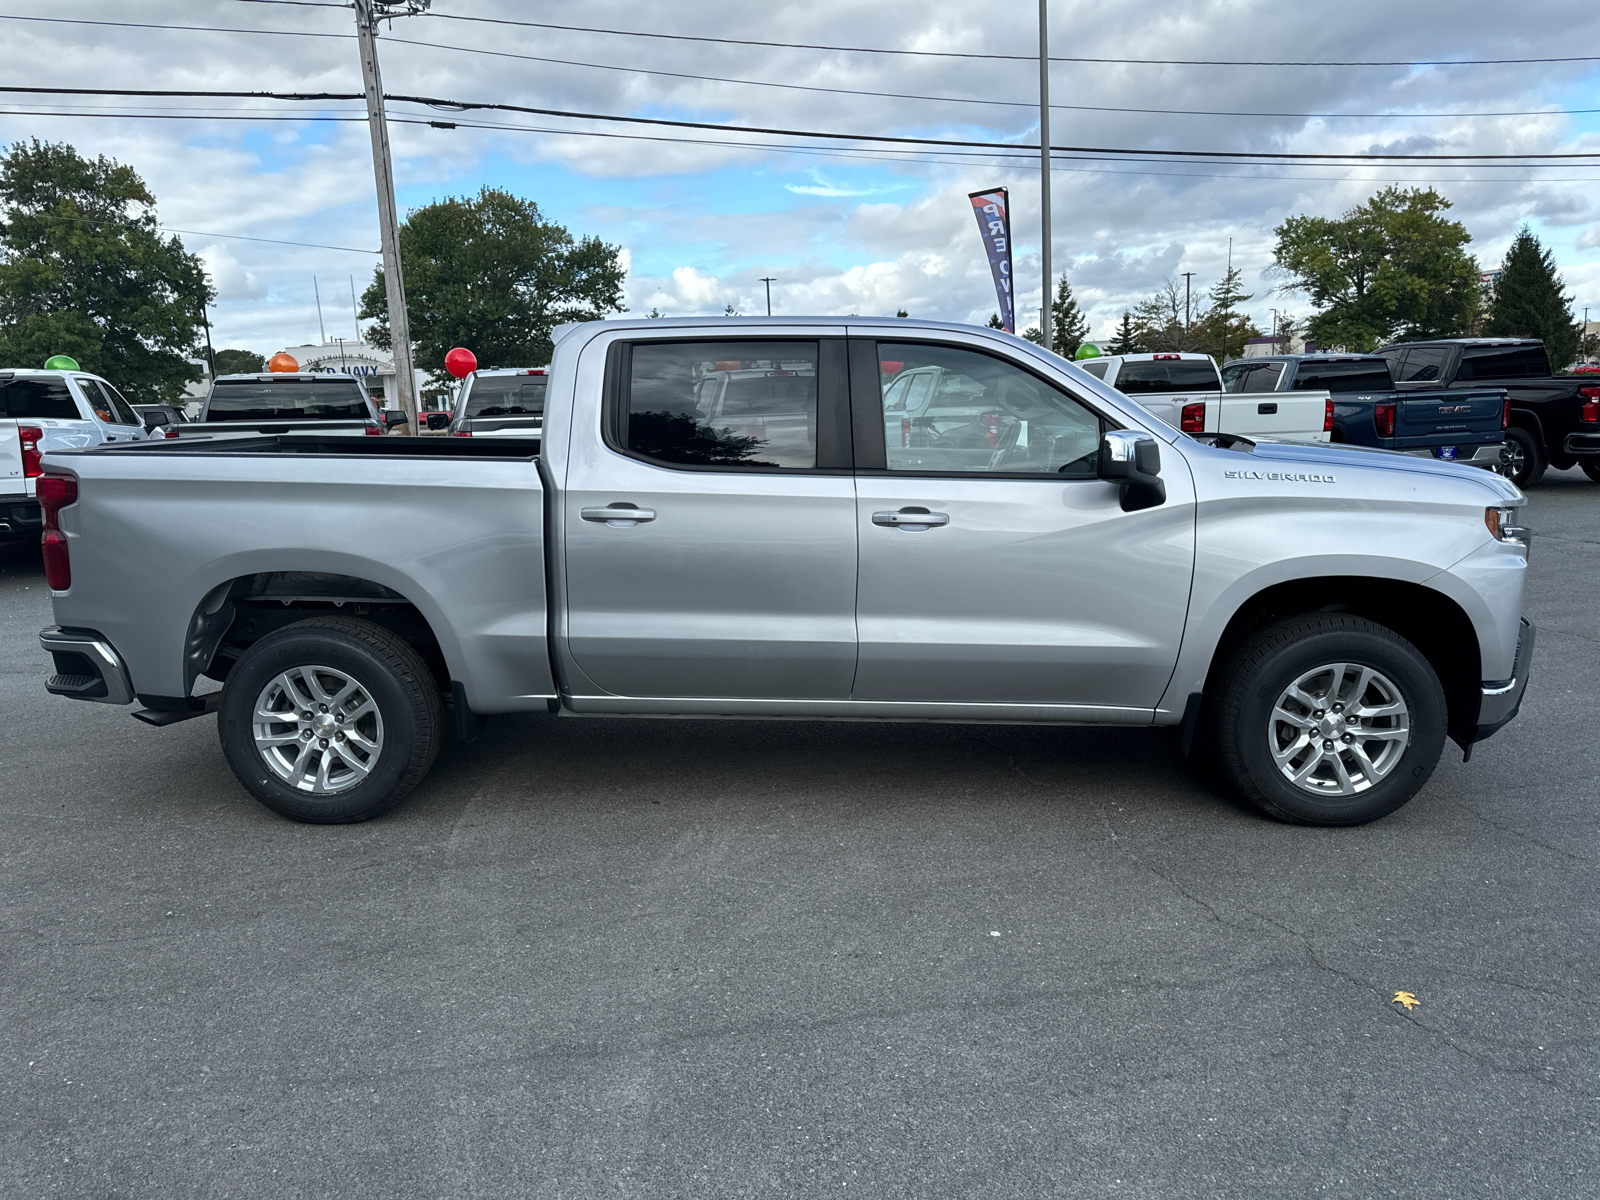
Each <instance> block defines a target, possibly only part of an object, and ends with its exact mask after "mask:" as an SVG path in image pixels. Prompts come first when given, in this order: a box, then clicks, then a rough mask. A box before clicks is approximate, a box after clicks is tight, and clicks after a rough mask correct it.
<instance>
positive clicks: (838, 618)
mask: <svg viewBox="0 0 1600 1200" xmlns="http://www.w3.org/2000/svg"><path fill="white" fill-rule="evenodd" d="M731 363H738V364H740V365H739V366H738V367H737V368H734V367H731V366H727V365H724V364H731ZM751 363H782V364H785V365H783V366H781V367H750V366H746V365H745V364H751ZM791 364H803V368H802V367H796V366H793V365H791ZM891 364H894V365H896V369H890V368H891ZM929 366H936V367H938V368H940V370H941V371H942V372H943V373H944V374H943V376H942V378H945V379H950V378H955V377H960V378H962V379H965V380H968V381H970V385H971V387H973V388H975V389H979V390H980V391H981V395H980V394H978V393H976V392H975V393H973V399H974V404H973V405H972V407H975V408H976V407H979V406H980V405H981V407H982V411H983V412H985V413H987V412H994V413H998V414H999V418H998V420H999V422H1000V424H1001V425H1002V428H1003V429H1004V431H1005V433H1006V437H1005V438H1004V439H1003V440H1002V441H997V442H995V443H994V444H990V443H988V441H987V440H986V439H985V440H982V441H979V442H978V443H977V444H973V443H971V442H969V441H968V440H966V439H964V438H963V439H954V440H951V441H949V442H948V443H947V444H945V445H941V446H928V447H923V446H915V447H907V446H901V445H898V444H896V443H895V442H894V441H893V440H892V439H889V438H887V437H885V431H886V429H888V428H891V427H892V423H893V422H892V420H890V419H889V418H888V417H887V414H886V411H885V405H886V403H887V402H888V397H889V393H890V392H891V391H892V390H893V389H894V387H895V382H894V381H895V380H897V379H898V378H900V377H901V376H902V375H913V373H915V372H918V371H920V370H922V369H923V368H925V367H929ZM745 370H784V371H791V370H792V371H794V372H795V373H794V374H792V375H783V376H770V377H767V376H763V378H773V379H785V380H788V381H790V382H789V383H786V384H785V385H784V386H783V387H782V388H781V389H780V388H774V389H773V394H771V395H770V396H767V397H765V398H763V407H764V409H765V411H764V412H763V413H762V414H761V418H762V419H761V422H753V421H752V422H745V423H742V424H740V425H738V426H735V425H733V424H732V423H731V418H730V420H729V422H728V423H724V424H719V423H718V421H719V420H721V417H719V416H715V415H708V414H707V412H706V409H705V405H706V395H705V393H706V390H707V389H706V388H705V387H704V386H703V385H704V383H705V381H706V380H707V379H708V378H713V377H715V376H716V375H717V373H718V372H731V371H745ZM913 377H914V375H913ZM547 378H548V379H549V381H550V383H551V386H550V389H549V393H548V395H549V404H548V406H547V410H546V412H545V414H544V416H545V426H544V429H543V431H542V436H541V438H540V439H539V440H538V441H535V440H532V439H523V440H520V441H519V440H515V439H509V438H508V439H503V440H498V441H495V442H493V443H490V444H486V443H484V442H481V441H477V440H467V439H457V438H385V439H382V440H373V441H367V440H363V439H350V438H335V437H324V436H320V435H316V434H306V433H294V434H284V435H275V436H262V437H257V438H253V439H249V440H240V441H229V440H223V439H218V440H214V441H194V440H190V439H184V438H180V439H177V440H172V441H166V440H163V441H157V442H153V443H150V444H148V445H141V446H130V447H127V448H126V449H124V448H123V447H121V446H110V447H103V448H101V449H98V450H94V451H60V452H52V453H50V454H48V455H46V457H45V468H46V471H47V475H46V476H45V478H44V480H43V482H42V483H41V485H40V497H41V499H43V500H44V502H45V509H46V513H47V520H48V524H49V528H50V530H51V531H53V532H54V534H55V536H56V537H57V538H58V539H59V547H58V552H57V553H55V554H54V556H53V557H51V558H48V559H47V561H46V566H47V572H48V573H47V578H48V582H49V585H50V587H51V588H52V589H53V590H54V597H53V601H54V607H55V620H56V622H57V625H56V626H55V627H52V628H51V629H48V630H46V631H45V632H44V633H43V634H42V635H41V639H42V643H43V645H44V647H45V649H46V650H48V651H49V652H50V653H51V654H52V655H54V656H55V663H56V675H55V676H54V677H53V678H52V679H50V681H49V682H48V683H47V685H46V687H47V689H48V690H49V691H51V692H54V693H55V694H58V695H64V696H73V697H76V698H79V699H84V700H97V701H101V702H106V703H116V704H129V703H133V702H134V701H135V700H137V702H138V703H139V704H140V705H141V706H142V709H143V711H142V712H140V713H137V714H136V715H138V716H140V717H142V718H143V719H144V720H146V721H148V722H150V723H153V724H167V723H171V722H172V721H176V720H183V719H186V718H189V717H194V716H200V715H202V714H204V713H206V712H210V711H213V710H215V711H216V712H217V714H218V718H219V719H218V731H219V734H220V737H221V742H222V748H223V752H224V754H225V756H226V757H227V760H228V762H229V763H230V765H231V766H232V768H233V770H234V772H235V773H236V775H237V776H238V778H239V780H240V781H241V783H242V784H243V785H244V786H245V787H246V788H247V789H249V790H250V792H251V793H253V794H254V795H255V796H256V797H258V798H259V799H260V800H261V801H262V802H263V803H265V804H266V805H267V806H269V807H270V808H272V809H273V810H275V811H277V812H279V813H282V814H283V815H285V816H288V817H291V818H294V819H296V820H302V821H313V822H338V821H355V820H362V819H365V818H367V817H371V816H374V815H376V814H378V813H380V812H382V811H384V810H385V809H387V808H389V807H390V806H392V805H393V804H394V803H396V802H397V801H398V800H399V799H400V798H401V797H402V796H404V795H405V794H406V793H407V792H409V791H410V790H411V789H412V788H413V787H415V786H416V785H417V783H418V782H419V781H420V780H421V779H422V777H423V775H424V774H425V773H426V771H427V770H428V767H429V765H430V763H431V762H432V761H433V758H434V756H435V754H436V753H437V751H438V749H439V745H440V741H441V739H442V738H443V737H444V735H445V731H446V729H447V728H449V727H452V726H453V728H454V730H455V732H456V735H457V736H458V737H461V738H465V739H470V738H471V737H472V735H473V734H474V733H475V731H476V729H477V726H478V724H479V720H480V718H481V717H482V716H483V715H484V714H493V713H509V712H521V713H549V714H552V715H566V716H573V717H577V716H583V717H589V716H606V715H616V714H633V715H658V716H661V715H680V716H698V717H775V716H779V717H813V718H814V717H847V718H866V719H882V720H894V721H918V720H937V721H968V722H984V721H1008V722H1029V723H1055V724H1076V723H1084V722H1088V723H1094V724H1109V725H1123V726H1140V727H1148V726H1171V727H1174V728H1175V729H1176V730H1178V731H1180V732H1181V738H1182V744H1183V745H1184V748H1185V749H1186V750H1187V749H1188V747H1189V743H1190V741H1191V739H1198V740H1199V743H1200V744H1201V745H1202V746H1203V747H1204V748H1206V750H1207V752H1208V753H1210V752H1215V755H1216V756H1217V757H1218V758H1219V759H1220V762H1221V765H1222V767H1223V769H1224V770H1225V771H1226V772H1227V774H1228V776H1229V778H1231V779H1232V781H1233V782H1234V784H1235V785H1236V786H1237V787H1238V788H1239V790H1240V791H1241V792H1242V793H1243V794H1244V795H1245V796H1247V797H1248V798H1249V799H1250V800H1252V801H1253V802H1254V803H1256V804H1257V805H1259V806H1260V807H1261V808H1262V809H1263V810H1264V811H1266V812H1268V813H1271V814H1273V815H1275V816H1277V817H1280V818H1283V819H1286V820H1290V821H1298V822H1304V823H1308V824H1322V825H1350V824H1358V823H1360V822H1363V821H1369V820H1372V819H1374V818H1376V817H1379V816H1382V815H1384V814H1385V813H1388V812H1391V811H1393V810H1394V809H1395V808H1397V807H1398V806H1399V805H1401V804H1403V803H1404V802H1405V801H1406V800H1407V799H1408V798H1409V797H1410V796H1411V795H1412V794H1413V793H1415V792H1416V790H1417V789H1418V788H1420V787H1421V786H1422V785H1423V784H1424V783H1425V782H1427V780H1428V778H1429V776H1430V774H1431V773H1432V771H1433V769H1434V766H1435V764H1436V763H1437V761H1438V759H1439V756H1440V753H1441V751H1442V748H1443V745H1444V742H1445V739H1446V737H1447V736H1448V737H1449V738H1452V739H1454V740H1455V741H1456V742H1457V743H1458V744H1459V745H1460V746H1461V747H1462V748H1463V750H1467V751H1470V749H1471V748H1472V747H1473V745H1474V744H1475V743H1476V742H1478V741H1480V740H1482V739H1483V738H1485V737H1488V736H1489V735H1491V734H1492V733H1494V732H1495V730H1497V729H1499V728H1500V727H1501V726H1502V725H1504V724H1505V723H1506V722H1507V721H1509V720H1510V719H1512V717H1513V716H1514V715H1515V714H1516V711H1517V708H1518V706H1519V704H1520V701H1521V697H1522V694H1523V690H1524V688H1525V687H1526V685H1527V680H1528V670H1529V663H1530V655H1531V653H1532V648H1533V639H1534V631H1533V627H1532V626H1531V625H1529V624H1528V623H1527V621H1526V620H1524V619H1522V618H1521V615H1520V611H1521V601H1522V587H1523V579H1524V576H1525V569H1526V564H1527V552H1528V540H1529V535H1528V532H1527V530H1526V528H1525V526H1524V524H1523V522H1522V520H1521V515H1522V505H1523V503H1524V500H1523V496H1522V494H1521V493H1520V492H1519V491H1518V490H1517V489H1516V487H1515V486H1513V485H1512V484H1511V483H1510V482H1509V481H1508V480H1506V479H1503V478H1501V477H1500V476H1498V475H1495V474H1492V473H1491V472H1488V471H1475V470H1468V469H1466V468H1463V467H1459V466H1456V465H1454V464H1450V463H1439V462H1430V461H1426V460H1423V459H1417V458H1408V457H1405V456H1402V455H1396V454H1383V453H1380V452H1378V451H1374V450H1367V449H1361V448H1357V447H1353V446H1329V445H1311V444H1296V443H1287V442H1269V441H1262V442H1251V441H1248V440H1245V439H1236V440H1231V441H1227V442H1226V443H1225V444H1209V443H1208V442H1206V441H1203V440H1200V439H1196V438H1192V437H1187V436H1185V435H1183V434H1181V433H1179V432H1178V431H1177V430H1175V429H1172V428H1171V427H1170V426H1168V425H1166V424H1164V423H1163V422H1161V421H1159V420H1157V419H1156V418H1154V417H1153V416H1152V415H1151V414H1150V413H1149V412H1148V411H1147V410H1146V409H1144V408H1143V407H1141V406H1140V405H1138V404H1136V403H1134V402H1133V401H1131V400H1130V399H1128V398H1127V397H1124V396H1123V395H1122V394H1121V393H1119V392H1117V391H1115V390H1114V389H1112V388H1108V387H1106V386H1105V385H1104V384H1102V383H1100V382H1099V381H1098V380H1096V379H1095V378H1094V377H1093V376H1091V375H1089V374H1087V373H1085V372H1083V371H1080V370H1078V369H1077V368H1075V367H1074V366H1072V365H1071V364H1070V363H1068V362H1066V361H1065V360H1063V359H1061V358H1060V357H1058V356H1056V355H1054V354H1051V353H1049V352H1047V351H1045V350H1043V349H1041V348H1037V347H1034V346H1032V345H1031V344H1029V343H1024V342H1022V341H1020V340H1019V339H1016V338H1013V337H1010V336H1009V335H1006V334H1002V333H996V332H991V331H989V330H983V329H975V328H972V327H969V326H961V325H949V324H939V323H934V322H927V321H911V320H871V319H862V318H856V317H850V318H828V317H807V318H804V319H793V320H783V319H776V318H765V319H752V318H745V319H739V318H704V319H695V318H683V319H676V320H673V319H660V320H636V321H596V322H590V323H587V324H583V325H578V326H569V327H564V328H558V329H557V330H556V331H555V354H554V358H553V361H552V363H551V366H550V368H549V375H548V377H547ZM796 381H799V382H796ZM722 411H723V413H724V414H725V412H726V405H725V404H724V405H723V408H722ZM763 423H764V425H765V429H764V431H763V428H762V424H763ZM968 424H971V422H969V423H968ZM978 424H979V425H984V424H985V423H984V422H981V421H980V422H978ZM802 427H803V428H804V429H805V431H806V432H805V433H804V434H803V435H802V434H801V433H800V430H801V428H802ZM1217 440H1218V441H1219V443H1220V442H1221V441H1222V440H1221V439H1217ZM330 456H337V457H336V458H334V457H330ZM263 512H270V513H271V514H272V519H271V520H262V519H261V514H262V513H263ZM201 676H204V677H207V678H210V679H216V680H220V681H222V683H223V688H222V690H221V692H220V693H212V694H211V695H210V696H206V697H197V696H195V695H194V685H195V682H196V680H197V679H199V678H200V677H201ZM530 736H532V734H531V733H530ZM530 786H539V784H538V782H537V781H536V780H530Z"/></svg>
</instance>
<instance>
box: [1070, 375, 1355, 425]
mask: <svg viewBox="0 0 1600 1200" xmlns="http://www.w3.org/2000/svg"><path fill="white" fill-rule="evenodd" d="M1078 365H1079V366H1080V367H1082V368H1083V369H1084V370H1085V371H1088V372H1089V374H1091V375H1093V376H1094V377H1095V378H1096V379H1102V380H1104V381H1105V382H1106V383H1107V384H1109V385H1110V386H1111V387H1114V388H1116V389H1117V391H1119V392H1121V393H1122V394H1123V395H1125V396H1132V397H1133V398H1134V399H1135V400H1137V401H1138V402H1139V403H1140V404H1142V405H1144V406H1145V407H1146V408H1148V409H1149V410H1150V411H1151V412H1153V413H1154V414H1155V415H1156V416H1158V417H1160V418H1161V419H1162V420H1163V421H1165V422H1166V423H1167V424H1168V425H1171V426H1172V427H1173V428H1174V429H1178V430H1181V431H1183V432H1184V433H1195V434H1199V433H1211V434H1217V433H1224V434H1235V435H1238V436H1241V437H1250V438H1261V437H1269V438H1283V439H1287V440H1291V441H1307V442H1325V441H1327V440H1328V435H1329V433H1330V432H1331V430H1332V412H1333V407H1332V404H1331V403H1330V397H1329V395H1328V393H1326V392H1305V391H1301V392H1299V393H1297V394H1295V395H1294V396H1293V397H1288V396H1270V397H1267V398H1265V399H1253V398H1251V397H1250V396H1241V395H1235V394H1233V393H1235V392H1237V391H1239V390H1240V389H1238V388H1234V389H1227V390H1225V389H1224V388H1223V384H1222V377H1221V375H1220V374H1219V373H1218V371H1217V364H1216V362H1215V361H1214V360H1213V359H1212V357H1211V356H1210V355H1209V354H1176V353H1166V354H1112V355H1106V356H1104V357H1102V358H1086V359H1084V360H1082V361H1081V362H1079V363H1078ZM1247 390H1256V389H1247ZM1260 390H1262V391H1271V390H1272V389H1271V388H1262V389H1260Z"/></svg>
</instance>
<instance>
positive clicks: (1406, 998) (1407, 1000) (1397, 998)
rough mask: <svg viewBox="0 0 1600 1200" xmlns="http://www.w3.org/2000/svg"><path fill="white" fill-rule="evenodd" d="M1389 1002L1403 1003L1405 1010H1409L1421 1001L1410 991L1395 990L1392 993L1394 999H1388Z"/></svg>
mask: <svg viewBox="0 0 1600 1200" xmlns="http://www.w3.org/2000/svg"><path fill="white" fill-rule="evenodd" d="M1389 1003H1390V1004H1403V1005H1405V1009H1406V1011H1407V1012H1410V1011H1411V1010H1412V1009H1413V1008H1415V1007H1416V1006H1417V1005H1419V1004H1421V1003H1422V1001H1420V1000H1418V999H1417V998H1416V997H1415V996H1413V995H1412V994H1411V993H1410V992H1396V993H1395V994H1394V999H1393V1000H1391V1001H1389Z"/></svg>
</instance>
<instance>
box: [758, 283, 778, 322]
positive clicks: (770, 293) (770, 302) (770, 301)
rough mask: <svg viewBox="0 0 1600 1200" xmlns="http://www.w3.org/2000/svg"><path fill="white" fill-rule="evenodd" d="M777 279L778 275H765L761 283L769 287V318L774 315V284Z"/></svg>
mask: <svg viewBox="0 0 1600 1200" xmlns="http://www.w3.org/2000/svg"><path fill="white" fill-rule="evenodd" d="M776 278H777V276H776V275H763V276H762V277H761V282H762V283H764V284H766V285H767V316H769V317H770V316H771V315H772V282H773V280H774V279H776Z"/></svg>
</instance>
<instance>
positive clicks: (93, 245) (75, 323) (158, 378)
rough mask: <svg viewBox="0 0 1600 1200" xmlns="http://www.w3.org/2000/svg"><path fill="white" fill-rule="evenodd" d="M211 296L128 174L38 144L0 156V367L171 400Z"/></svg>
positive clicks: (188, 376) (194, 375)
mask: <svg viewBox="0 0 1600 1200" xmlns="http://www.w3.org/2000/svg"><path fill="white" fill-rule="evenodd" d="M215 296H216V293H215V292H214V291H213V290H212V288H211V285H210V284H209V283H208V282H206V277H205V269H204V267H203V265H202V264H201V262H200V259H199V258H198V257H196V256H195V255H193V254H190V253H188V252H187V251H185V250H184V248H183V243H182V242H180V241H179V240H178V239H177V238H175V237H169V238H163V237H162V236H161V234H160V232H159V231H158V230H157V229H156V201H155V197H154V196H152V195H151V194H150V190H149V189H148V188H147V187H146V186H145V183H144V180H142V179H140V178H139V176H138V174H137V173H136V172H135V171H134V170H133V168H132V167H127V166H123V165H122V164H121V163H118V162H114V161H113V160H111V159H109V158H106V157H104V156H101V157H99V158H96V159H92V160H91V159H87V158H82V157H80V156H79V155H78V152H77V151H76V150H74V149H73V148H72V147H71V146H68V145H64V144H56V143H51V142H40V141H37V140H35V141H33V142H31V143H26V144H25V143H22V142H18V143H17V144H16V145H14V146H12V147H11V148H10V149H9V150H8V151H7V152H6V153H5V154H3V155H0V363H3V364H4V365H6V366H8V367H12V366H15V367H42V366H44V361H45V359H47V358H49V357H50V356H51V355H52V354H68V355H71V356H72V357H73V358H75V359H77V360H78V364H79V365H80V366H82V367H83V369H84V370H85V371H93V372H94V373H95V374H97V375H104V376H105V377H106V378H107V379H109V380H111V382H112V383H114V384H116V385H117V387H118V388H120V389H121V390H122V391H124V392H126V393H127V395H128V398H129V399H131V400H133V401H135V402H137V403H141V404H159V403H163V402H167V401H171V400H175V399H177V397H178V396H179V394H180V393H181V392H182V391H183V385H184V384H185V383H187V382H189V381H191V380H194V379H198V378H199V377H200V372H199V370H198V369H197V368H196V367H195V366H194V364H193V363H191V362H189V361H188V360H189V357H190V356H191V355H193V354H194V353H195V344H196V342H197V341H198V340H199V337H200V333H201V328H202V326H201V313H202V306H203V305H204V304H206V303H207V302H209V301H210V300H212V299H214V298H215Z"/></svg>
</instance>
